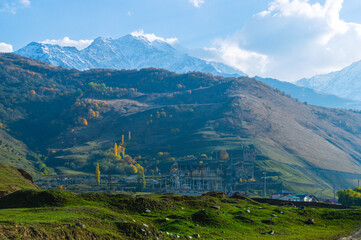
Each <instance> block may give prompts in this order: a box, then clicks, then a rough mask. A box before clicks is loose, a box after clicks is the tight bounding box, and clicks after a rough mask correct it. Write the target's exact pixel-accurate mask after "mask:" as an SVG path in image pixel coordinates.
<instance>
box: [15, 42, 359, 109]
mask: <svg viewBox="0 0 361 240" xmlns="http://www.w3.org/2000/svg"><path fill="white" fill-rule="evenodd" d="M15 53H16V54H18V55H21V56H24V57H28V58H32V59H36V60H40V61H43V62H47V63H50V64H53V65H56V66H61V67H65V68H69V69H73V68H74V69H77V70H89V69H95V68H105V69H126V70H129V69H138V70H139V69H143V68H151V67H154V68H162V69H167V70H170V71H173V72H177V73H187V72H189V71H198V72H204V73H211V74H213V75H215V76H223V77H240V76H247V75H246V74H245V73H243V72H242V71H240V70H238V69H235V68H233V67H231V66H228V65H225V64H223V63H218V62H210V61H205V60H202V59H199V58H195V57H191V56H189V55H187V54H185V53H182V52H181V51H179V50H177V49H176V48H174V47H173V46H171V45H170V44H168V43H167V42H165V41H162V40H154V41H150V40H148V39H147V38H146V37H143V36H133V35H126V36H124V37H120V38H118V39H111V38H100V37H99V38H96V39H95V40H94V41H93V42H92V44H90V45H89V46H88V47H87V48H85V49H83V50H78V49H77V48H75V47H61V46H59V45H52V44H44V43H37V42H32V43H30V44H28V45H27V46H25V47H23V48H21V49H19V50H18V51H16V52H15ZM360 65H361V64H360ZM358 69H360V71H361V66H360V67H358ZM354 70H357V69H354ZM345 72H349V71H348V70H347V71H346V70H345ZM331 75H332V74H331ZM353 75H354V76H355V78H356V77H357V71H355V73H354V74H353ZM360 75H361V74H360ZM328 76H329V75H325V76H320V77H317V76H316V77H314V78H312V79H303V80H301V81H299V82H298V83H297V84H298V85H300V86H296V85H295V84H292V83H288V82H282V81H279V80H277V79H271V78H260V77H256V79H257V80H259V81H262V82H264V83H266V84H268V85H269V86H271V87H273V88H278V89H280V91H282V92H283V91H284V92H285V93H286V94H287V93H289V94H291V96H292V97H294V98H297V99H298V100H300V101H302V102H307V103H309V104H314V105H318V106H323V107H336V108H347V109H361V102H358V101H356V100H361V96H360V97H359V96H358V95H357V94H351V95H350V94H342V92H347V91H356V92H357V90H354V88H353V87H347V86H342V87H340V86H338V85H337V87H335V91H328V90H327V89H325V87H323V85H325V84H321V83H320V82H325V80H322V79H324V78H327V77H328ZM337 78H338V77H335V79H336V80H337ZM344 78H347V77H346V76H344ZM319 79H321V80H322V81H319ZM336 80H328V81H327V83H329V85H330V84H331V83H332V82H335V81H336ZM342 81H344V80H342ZM334 85H335V84H334ZM341 85H342V84H341ZM360 87H361V84H360ZM313 89H315V90H316V91H315V90H313ZM356 89H357V88H356ZM318 91H320V92H318ZM321 92H325V93H326V94H324V93H321ZM331 94H335V95H338V96H340V97H337V96H334V95H331ZM349 99H353V100H349Z"/></svg>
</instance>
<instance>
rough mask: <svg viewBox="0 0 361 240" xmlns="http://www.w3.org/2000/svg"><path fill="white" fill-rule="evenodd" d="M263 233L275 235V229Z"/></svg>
mask: <svg viewBox="0 0 361 240" xmlns="http://www.w3.org/2000/svg"><path fill="white" fill-rule="evenodd" d="M261 234H264V235H267V234H268V235H273V234H275V231H273V230H271V231H269V232H264V233H261Z"/></svg>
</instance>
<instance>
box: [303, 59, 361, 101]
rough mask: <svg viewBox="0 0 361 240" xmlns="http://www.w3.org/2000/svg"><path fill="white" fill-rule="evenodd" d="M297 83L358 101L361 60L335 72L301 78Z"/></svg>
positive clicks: (360, 81)
mask: <svg viewBox="0 0 361 240" xmlns="http://www.w3.org/2000/svg"><path fill="white" fill-rule="evenodd" d="M297 85H299V86H303V87H308V88H312V89H315V90H317V91H321V92H324V93H329V94H334V95H337V96H340V97H343V98H347V99H352V100H357V101H360V100H361V94H360V92H361V61H358V62H355V63H353V64H351V65H350V66H348V67H346V68H344V69H342V70H340V71H337V72H331V73H328V74H323V75H316V76H314V77H312V78H303V79H301V80H299V81H298V82H297Z"/></svg>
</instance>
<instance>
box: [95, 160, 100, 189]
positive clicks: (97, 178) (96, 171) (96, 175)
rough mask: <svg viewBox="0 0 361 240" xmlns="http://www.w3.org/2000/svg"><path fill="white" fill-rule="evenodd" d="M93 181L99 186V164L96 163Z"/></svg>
mask: <svg viewBox="0 0 361 240" xmlns="http://www.w3.org/2000/svg"><path fill="white" fill-rule="evenodd" d="M95 179H96V181H97V185H98V186H99V185H100V169H99V163H97V167H96V169H95Z"/></svg>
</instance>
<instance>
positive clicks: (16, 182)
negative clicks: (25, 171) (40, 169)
mask: <svg viewBox="0 0 361 240" xmlns="http://www.w3.org/2000/svg"><path fill="white" fill-rule="evenodd" d="M34 188H36V186H35V185H34V184H33V183H32V182H31V181H29V180H28V179H26V178H24V177H23V176H22V175H21V173H20V172H19V171H18V170H17V169H16V168H13V167H10V166H6V165H3V164H1V163H0V191H5V192H14V191H16V190H19V189H34Z"/></svg>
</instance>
